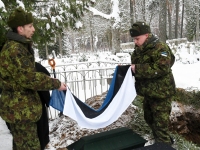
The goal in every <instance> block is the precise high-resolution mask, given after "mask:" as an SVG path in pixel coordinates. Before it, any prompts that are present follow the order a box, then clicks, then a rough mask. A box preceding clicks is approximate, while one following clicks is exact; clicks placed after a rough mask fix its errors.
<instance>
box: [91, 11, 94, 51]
mask: <svg viewBox="0 0 200 150" xmlns="http://www.w3.org/2000/svg"><path fill="white" fill-rule="evenodd" d="M90 48H91V51H92V52H94V40H93V28H92V15H91V16H90Z"/></svg>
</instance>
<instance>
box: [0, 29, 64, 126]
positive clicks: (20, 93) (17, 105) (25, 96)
mask: <svg viewBox="0 0 200 150" xmlns="http://www.w3.org/2000/svg"><path fill="white" fill-rule="evenodd" d="M7 39H8V40H7V41H6V43H5V44H4V47H3V49H2V50H1V52H0V60H1V63H0V88H2V94H1V98H0V116H1V117H2V118H3V119H4V120H5V121H6V122H9V123H17V122H20V121H31V122H36V121H37V120H38V119H39V118H40V116H41V114H42V105H41V101H40V98H39V95H38V93H37V91H44V90H52V89H58V88H59V87H60V85H61V83H60V81H59V80H58V79H54V78H50V77H49V76H47V75H46V74H44V73H41V72H36V69H35V60H34V53H33V50H32V49H31V46H30V44H31V41H30V40H29V39H26V38H25V37H22V36H20V35H19V34H17V33H14V32H8V34H7Z"/></svg>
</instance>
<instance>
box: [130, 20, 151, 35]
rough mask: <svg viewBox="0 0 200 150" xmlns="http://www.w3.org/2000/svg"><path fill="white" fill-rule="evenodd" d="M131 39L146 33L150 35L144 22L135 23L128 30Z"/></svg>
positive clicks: (148, 28) (148, 27)
mask: <svg viewBox="0 0 200 150" xmlns="http://www.w3.org/2000/svg"><path fill="white" fill-rule="evenodd" d="M129 31H130V35H131V37H135V36H139V35H143V34H146V33H151V29H150V26H149V25H147V24H146V23H145V22H136V23H134V24H133V25H132V28H131V29H130V30H129Z"/></svg>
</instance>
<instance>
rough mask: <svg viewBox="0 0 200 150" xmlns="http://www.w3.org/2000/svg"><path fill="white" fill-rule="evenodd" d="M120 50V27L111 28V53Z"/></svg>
mask: <svg viewBox="0 0 200 150" xmlns="http://www.w3.org/2000/svg"><path fill="white" fill-rule="evenodd" d="M119 52H120V29H119V28H113V29H112V53H113V54H116V53H119Z"/></svg>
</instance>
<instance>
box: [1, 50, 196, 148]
mask: <svg viewBox="0 0 200 150" xmlns="http://www.w3.org/2000/svg"><path fill="white" fill-rule="evenodd" d="M120 55H121V54H120ZM198 68H200V62H199V61H197V62H196V63H193V64H184V63H182V62H175V64H174V66H173V67H172V71H173V74H174V78H175V82H176V87H178V88H184V89H195V90H198V89H200V70H199V69H198ZM174 109H177V108H174ZM50 126H52V124H51V122H50ZM53 140H55V141H53V142H54V143H57V142H58V141H56V140H58V139H57V138H53ZM67 142H70V141H67ZM58 143H59V142H58ZM11 149H12V136H11V134H10V132H9V130H8V129H7V127H6V124H5V122H4V121H3V120H2V119H1V118H0V150H11ZM51 150H54V149H51Z"/></svg>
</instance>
